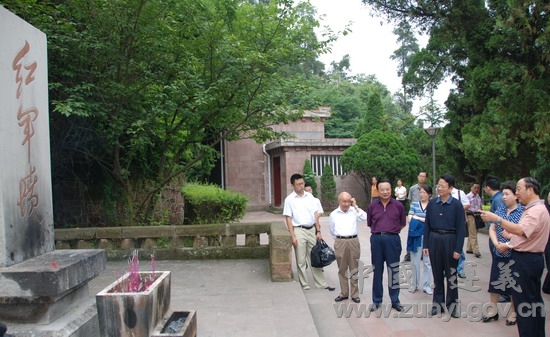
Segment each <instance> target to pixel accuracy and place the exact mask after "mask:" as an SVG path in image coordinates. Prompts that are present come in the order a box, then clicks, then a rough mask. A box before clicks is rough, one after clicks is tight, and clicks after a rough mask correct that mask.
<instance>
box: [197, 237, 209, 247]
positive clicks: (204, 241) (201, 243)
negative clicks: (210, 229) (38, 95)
mask: <svg viewBox="0 0 550 337" xmlns="http://www.w3.org/2000/svg"><path fill="white" fill-rule="evenodd" d="M199 247H208V238H207V237H205V236H195V239H194V240H193V248H199Z"/></svg>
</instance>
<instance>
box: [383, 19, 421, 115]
mask: <svg viewBox="0 0 550 337" xmlns="http://www.w3.org/2000/svg"><path fill="white" fill-rule="evenodd" d="M393 33H394V34H395V35H397V43H399V44H400V47H399V48H398V49H396V50H394V52H393V54H392V55H391V56H390V58H391V59H392V60H397V62H398V67H397V75H398V76H399V77H401V85H402V87H403V92H402V93H401V95H400V96H399V98H400V103H401V105H402V108H403V110H404V111H406V112H408V113H410V112H411V111H412V101H410V100H409V99H408V97H407V90H406V87H407V83H406V82H405V79H404V76H405V74H406V73H407V71H408V70H409V68H410V66H411V59H412V57H413V55H414V54H415V53H417V52H418V51H419V49H420V47H419V46H418V43H417V40H416V36H415V35H414V30H413V29H412V27H411V25H410V23H409V22H408V21H407V20H403V21H400V22H399V23H398V25H397V27H396V28H395V29H394V30H393Z"/></svg>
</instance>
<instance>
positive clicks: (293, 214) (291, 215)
mask: <svg viewBox="0 0 550 337" xmlns="http://www.w3.org/2000/svg"><path fill="white" fill-rule="evenodd" d="M290 184H291V185H292V187H293V189H294V191H293V192H292V193H290V194H289V195H288V196H287V197H286V199H285V206H284V209H283V215H284V217H285V223H286V226H287V228H288V231H289V232H290V237H291V240H292V245H293V246H294V253H295V254H296V265H297V269H298V278H299V280H300V284H301V286H302V289H303V290H309V289H310V288H309V284H308V281H307V276H306V268H307V267H308V266H309V268H310V269H311V273H312V274H313V279H314V280H315V286H316V287H317V288H324V289H327V290H329V291H333V290H334V289H335V288H334V287H330V286H329V285H328V284H327V281H326V280H325V276H324V275H323V270H322V269H321V268H315V267H312V266H311V249H312V248H313V246H315V244H316V243H317V240H322V239H323V237H322V236H321V224H320V222H319V217H320V216H321V214H323V209H322V208H321V207H320V203H317V198H315V197H314V196H313V195H312V194H311V193H308V192H306V191H305V190H304V186H305V184H304V177H302V176H301V175H300V174H298V173H295V174H293V175H292V176H291V177H290Z"/></svg>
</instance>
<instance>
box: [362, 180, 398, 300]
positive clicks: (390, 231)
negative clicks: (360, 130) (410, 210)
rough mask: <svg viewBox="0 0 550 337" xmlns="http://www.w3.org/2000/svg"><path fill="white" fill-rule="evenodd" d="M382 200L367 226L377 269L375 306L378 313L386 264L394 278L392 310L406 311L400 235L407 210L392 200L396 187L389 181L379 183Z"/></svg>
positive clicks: (372, 210) (390, 279) (372, 207)
mask: <svg viewBox="0 0 550 337" xmlns="http://www.w3.org/2000/svg"><path fill="white" fill-rule="evenodd" d="M377 188H378V193H379V195H378V196H379V199H378V200H374V201H373V202H372V203H371V204H370V205H369V208H368V211H367V225H368V226H369V227H370V229H371V233H372V235H371V237H370V250H371V259H372V265H373V266H374V272H373V281H372V302H373V303H372V306H371V308H370V310H371V311H375V310H376V309H378V307H380V304H381V303H382V297H383V296H384V290H383V285H382V277H383V273H384V269H385V268H384V263H386V266H387V268H388V270H389V271H391V275H388V283H389V284H388V292H389V295H390V299H391V304H392V308H394V309H395V310H397V311H402V310H403V307H402V306H401V303H400V302H399V277H398V274H399V256H401V239H400V237H399V232H400V231H401V229H402V228H403V227H405V224H406V215H405V207H403V204H402V203H400V202H399V201H397V200H395V199H392V197H391V193H392V188H391V184H390V181H389V180H388V179H381V180H379V181H378V184H377Z"/></svg>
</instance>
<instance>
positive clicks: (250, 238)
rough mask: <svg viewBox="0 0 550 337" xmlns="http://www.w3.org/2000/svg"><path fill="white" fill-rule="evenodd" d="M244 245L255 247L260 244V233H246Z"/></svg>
mask: <svg viewBox="0 0 550 337" xmlns="http://www.w3.org/2000/svg"><path fill="white" fill-rule="evenodd" d="M244 245H245V246H247V247H255V246H259V245H260V234H246V238H245V240H244Z"/></svg>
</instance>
